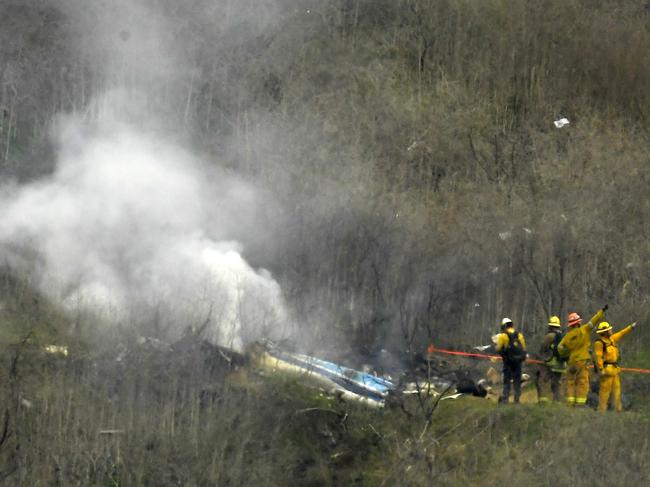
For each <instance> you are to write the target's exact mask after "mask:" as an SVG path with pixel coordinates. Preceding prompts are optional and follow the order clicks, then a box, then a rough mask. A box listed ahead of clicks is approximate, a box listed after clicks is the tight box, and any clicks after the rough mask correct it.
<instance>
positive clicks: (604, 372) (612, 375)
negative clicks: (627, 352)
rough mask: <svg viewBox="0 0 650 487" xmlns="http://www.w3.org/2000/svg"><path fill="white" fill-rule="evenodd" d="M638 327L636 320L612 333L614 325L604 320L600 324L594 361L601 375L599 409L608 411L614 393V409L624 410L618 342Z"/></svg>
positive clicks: (595, 343)
mask: <svg viewBox="0 0 650 487" xmlns="http://www.w3.org/2000/svg"><path fill="white" fill-rule="evenodd" d="M635 327H636V322H634V323H632V324H631V325H629V326H626V327H625V328H623V329H622V330H621V331H619V332H617V333H612V325H610V324H609V323H607V322H606V321H603V322H602V323H601V324H600V325H598V329H597V330H596V333H598V339H597V340H596V341H595V342H594V362H595V367H596V372H597V373H598V376H599V377H600V389H599V391H598V410H599V411H607V406H608V405H609V396H610V394H611V393H613V394H614V409H616V411H622V410H623V405H622V404H621V375H620V374H621V368H620V366H619V364H618V361H619V359H620V354H619V351H618V342H619V341H620V340H621V338H623V337H624V336H625V335H627V334H628V333H630V332H631V331H632V330H633V329H634V328H635Z"/></svg>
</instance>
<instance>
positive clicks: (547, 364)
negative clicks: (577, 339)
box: [535, 316, 566, 403]
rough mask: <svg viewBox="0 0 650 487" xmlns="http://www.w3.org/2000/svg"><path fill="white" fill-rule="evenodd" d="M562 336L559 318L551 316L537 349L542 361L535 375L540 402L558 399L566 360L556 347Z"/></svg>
mask: <svg viewBox="0 0 650 487" xmlns="http://www.w3.org/2000/svg"><path fill="white" fill-rule="evenodd" d="M563 337H564V334H563V333H562V325H561V324H560V318H558V317H557V316H551V317H550V318H549V320H548V331H547V333H546V335H544V338H543V339H542V345H541V346H540V349H539V354H540V357H541V358H542V360H543V361H544V363H543V364H541V365H540V366H539V367H538V368H537V373H536V377H535V379H536V380H535V384H536V386H537V400H538V401H539V402H540V403H544V402H549V401H550V400H551V399H552V400H553V401H560V387H561V383H562V376H563V375H564V373H565V372H566V361H565V360H563V359H562V357H560V354H559V352H558V350H557V347H558V345H559V344H560V342H561V341H562V338H563Z"/></svg>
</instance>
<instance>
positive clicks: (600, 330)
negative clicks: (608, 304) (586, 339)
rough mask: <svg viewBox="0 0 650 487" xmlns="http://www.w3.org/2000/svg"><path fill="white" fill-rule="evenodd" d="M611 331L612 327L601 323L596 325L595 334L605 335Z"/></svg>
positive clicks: (604, 322)
mask: <svg viewBox="0 0 650 487" xmlns="http://www.w3.org/2000/svg"><path fill="white" fill-rule="evenodd" d="M611 329H612V325H610V324H609V323H607V322H606V321H603V322H602V323H601V324H600V325H598V328H597V329H596V333H605V332H606V331H609V330H611Z"/></svg>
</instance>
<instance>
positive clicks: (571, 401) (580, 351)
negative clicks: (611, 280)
mask: <svg viewBox="0 0 650 487" xmlns="http://www.w3.org/2000/svg"><path fill="white" fill-rule="evenodd" d="M606 310H607V305H605V306H604V307H603V308H602V309H600V310H598V312H597V313H596V314H595V315H594V316H593V317H592V318H591V319H590V320H589V321H588V322H587V323H586V324H584V325H583V324H582V318H580V315H579V314H578V313H570V314H569V322H568V327H569V331H568V332H567V334H566V335H564V338H562V341H560V343H559V344H558V346H557V349H558V352H559V354H560V356H562V357H568V366H567V371H566V402H567V404H568V405H569V406H586V405H587V394H588V393H589V369H588V368H587V366H588V364H589V361H590V359H591V355H590V353H589V351H590V349H591V330H592V329H593V328H594V326H596V325H597V324H598V323H600V321H601V320H602V319H603V317H604V316H605V311H606Z"/></svg>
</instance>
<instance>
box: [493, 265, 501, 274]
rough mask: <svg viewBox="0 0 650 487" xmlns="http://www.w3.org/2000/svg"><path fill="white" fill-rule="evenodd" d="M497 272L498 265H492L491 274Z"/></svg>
mask: <svg viewBox="0 0 650 487" xmlns="http://www.w3.org/2000/svg"><path fill="white" fill-rule="evenodd" d="M497 272H499V267H498V266H494V267H493V268H492V274H496V273H497Z"/></svg>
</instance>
